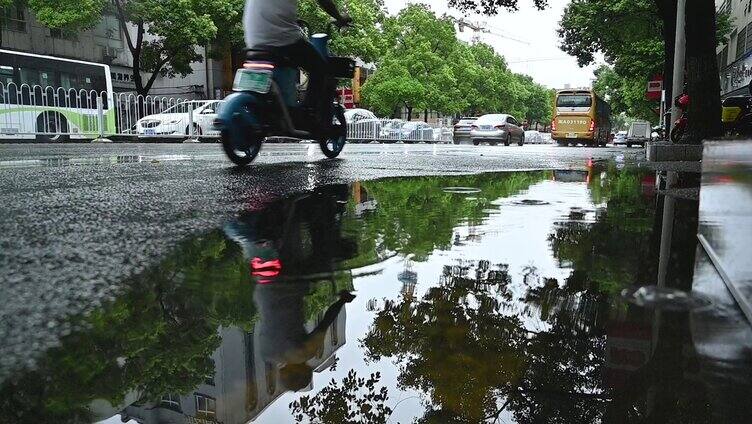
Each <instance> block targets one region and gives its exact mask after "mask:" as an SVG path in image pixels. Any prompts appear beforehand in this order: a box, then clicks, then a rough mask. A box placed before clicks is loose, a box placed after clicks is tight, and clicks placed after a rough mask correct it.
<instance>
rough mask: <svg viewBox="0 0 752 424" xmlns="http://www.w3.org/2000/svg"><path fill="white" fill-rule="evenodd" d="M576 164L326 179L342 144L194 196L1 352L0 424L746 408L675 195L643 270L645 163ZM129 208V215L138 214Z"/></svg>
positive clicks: (688, 216)
mask: <svg viewBox="0 0 752 424" xmlns="http://www.w3.org/2000/svg"><path fill="white" fill-rule="evenodd" d="M429 149H430V146H429ZM542 152H543V151H542ZM545 152H547V151H545ZM601 152H604V153H603V154H604V156H608V155H609V151H607V150H602V151H601ZM546 154H547V153H546ZM617 155H618V153H617ZM541 156H544V154H541ZM395 158H396V156H395ZM437 159H438V158H437ZM612 159H613V156H612ZM441 160H446V157H442V158H441ZM464 160H467V158H463V159H458V161H464ZM526 160H528V161H529V162H531V163H532V162H535V159H526ZM543 160H545V159H543ZM556 160H563V161H565V162H566V160H567V159H566V158H565V159H561V157H560V158H559V159H556ZM399 161H400V160H399V159H395V162H399ZM577 161H578V160H577V159H576V158H575V157H574V156H573V157H572V160H571V166H562V167H560V168H558V169H557V170H541V171H516V172H500V173H482V174H476V175H469V176H458V175H437V176H405V177H399V178H386V179H384V178H381V179H377V180H368V181H354V182H352V181H342V182H343V183H340V184H328V185H327V184H323V183H322V182H323V181H335V182H339V180H338V178H341V174H338V166H339V165H340V163H339V162H325V163H317V164H314V165H312V166H311V168H310V169H311V172H309V173H307V174H306V173H305V172H304V173H303V175H308V176H309V177H310V180H306V179H305V178H301V177H299V176H296V177H295V178H296V180H295V183H296V184H299V186H295V187H298V190H294V191H293V190H291V191H293V192H284V191H282V192H276V194H274V195H269V197H268V198H266V199H265V201H261V200H262V199H259V197H258V193H255V196H256V197H254V193H251V194H245V195H237V193H235V195H236V196H237V197H234V198H233V197H231V199H234V200H233V201H230V202H228V204H227V205H226V206H225V207H224V208H223V209H221V210H220V211H218V212H216V214H217V217H216V218H215V219H209V218H206V217H204V216H202V214H204V213H205V212H204V211H203V210H202V205H201V204H200V202H197V204H196V205H195V210H197V211H198V212H195V215H193V216H181V217H180V221H181V222H184V221H190V220H191V219H195V220H196V221H195V222H194V224H193V225H191V226H189V227H191V228H192V229H193V230H192V231H193V233H192V235H190V236H189V237H187V238H184V239H183V240H182V241H180V242H177V243H170V242H168V241H165V246H164V247H160V249H162V248H164V249H166V253H164V254H160V255H158V256H157V257H155V258H153V259H155V265H148V266H147V265H144V266H143V269H140V270H139V271H138V272H134V273H133V274H132V276H130V277H128V278H126V279H125V280H123V279H122V278H121V279H120V280H117V281H118V282H117V286H118V287H120V288H121V289H120V290H119V291H117V292H114V293H115V294H113V295H112V298H111V299H109V300H107V301H103V302H102V304H101V306H97V307H91V308H87V309H86V310H85V312H84V313H80V314H72V316H69V317H68V318H66V319H65V320H61V321H50V325H49V326H48V328H47V332H48V334H54V335H55V336H56V337H57V338H58V340H59V346H57V347H53V348H48V347H47V346H45V345H43V344H39V345H34V344H33V343H30V344H26V345H25V347H26V355H24V356H25V357H26V358H28V359H30V360H29V361H23V360H21V359H22V357H21V356H19V355H15V356H12V357H7V356H6V358H5V359H4V361H5V362H4V363H3V364H4V366H6V368H5V370H6V371H7V370H10V369H12V372H11V373H10V374H8V375H4V376H3V378H2V380H3V381H2V383H0V399H2V401H0V404H1V405H2V408H0V411H2V412H0V422H12V423H15V422H19V423H26V422H29V423H32V422H33V423H40V422H50V423H58V422H60V423H64V422H88V421H98V420H108V421H107V422H108V423H109V422H113V423H115V422H123V421H124V422H132V423H135V422H138V423H150V424H151V423H213V422H221V423H225V424H234V423H244V422H247V421H249V420H250V421H253V422H263V423H267V422H269V423H283V422H295V421H299V422H325V423H330V422H331V423H339V422H345V421H347V420H350V421H351V422H369V423H370V422H402V423H409V422H420V423H475V422H518V423H545V422H561V423H579V422H582V423H591V422H609V423H611V422H617V423H618V422H625V423H642V422H662V423H663V422H677V423H705V422H719V423H725V422H729V423H731V422H733V423H736V422H744V421H743V420H744V419H746V417H748V416H749V415H750V413H751V412H752V410H750V406H749V402H748V399H749V396H750V394H751V393H752V373H751V371H750V362H749V352H750V346H751V345H752V342H751V341H750V340H748V339H746V338H745V337H748V334H749V328H748V327H744V326H743V325H741V324H745V322H744V321H743V319H742V318H741V317H740V313H739V310H738V308H736V307H735V306H734V303H733V301H729V298H728V297H724V296H723V295H722V293H719V291H718V285H717V281H716V280H717V276H716V275H715V274H714V273H715V269H714V268H713V267H712V265H711V264H710V263H709V261H708V260H707V258H706V257H705V256H703V255H702V254H699V253H697V252H698V249H697V241H696V238H695V234H696V231H692V228H695V229H696V228H697V224H698V212H697V202H696V201H691V200H684V199H678V200H677V202H676V214H675V217H676V224H675V225H676V228H675V230H676V231H675V232H676V236H675V240H674V243H673V245H672V249H671V258H672V260H671V261H670V265H669V267H668V271H667V278H666V281H665V284H661V287H655V286H656V285H657V281H656V275H657V274H658V261H659V250H660V238H661V220H660V217H661V215H662V213H661V212H662V211H661V204H662V202H661V197H660V196H658V195H657V190H656V187H655V184H656V182H655V181H656V180H655V174H654V173H652V174H651V173H650V172H649V171H645V170H641V169H639V168H637V167H635V166H633V165H634V163H632V164H631V165H630V164H628V165H627V166H625V164H624V163H623V158H622V160H618V161H608V160H606V161H597V160H596V161H589V163H588V164H587V166H583V164H582V161H581V160H579V162H578V163H579V165H578V166H575V162H577ZM383 162H384V166H387V167H388V166H389V165H387V161H383ZM416 162H419V161H415V162H413V163H416ZM149 163H150V162H146V163H144V166H151V165H148V164H149ZM426 164H428V162H426ZM280 166H282V167H284V166H285V165H280ZM297 166H300V164H298V165H297ZM345 166H347V165H345ZM434 166H435V164H434ZM60 168H61V169H63V170H64V169H67V167H65V166H62V167H60ZM125 168H126V169H127V171H123V170H120V171H119V172H132V173H133V174H134V175H136V174H138V173H139V172H143V170H142V169H139V168H138V167H136V168H133V167H130V166H128V167H125ZM190 168H191V169H193V167H190ZM530 168H536V167H535V166H530ZM267 170H268V168H267ZM175 172H177V171H175ZM402 172H406V173H408V175H409V171H405V170H404V169H403V170H402ZM422 172H425V171H422ZM283 174H284V172H283ZM291 174H292V173H291ZM403 175H404V174H403ZM338 176H339V177H338ZM97 178H103V179H105V181H110V183H111V180H108V179H106V178H105V177H104V176H98V177H95V180H96V179H97ZM134 178H139V177H138V176H135V177H134ZM207 178H209V177H207ZM222 178H225V179H228V180H233V178H237V180H236V181H234V183H233V184H232V185H229V186H225V187H224V188H223V190H225V193H232V192H233V189H236V188H237V187H238V186H243V187H249V186H250V183H251V182H254V183H260V182H261V181H262V180H261V179H260V178H259V177H258V176H255V175H253V174H241V175H240V176H236V175H233V174H231V176H230V177H227V176H224V177H222ZM342 180H346V178H342ZM179 182H180V181H175V185H174V187H175V189H176V190H177V189H178V187H179V186H181V185H180V184H179ZM154 183H155V184H158V185H160V186H161V187H162V188H163V187H164V185H165V183H164V182H163V181H162V180H160V181H155V182H154ZM260 184H263V183H260ZM306 184H309V185H306ZM61 185H65V184H64V183H62V182H61ZM104 185H105V186H106V185H107V183H106V184H104ZM269 186H271V185H269ZM265 187H266V186H264V185H262V186H261V188H259V192H260V193H265V191H264V188H265ZM143 194H144V195H145V196H146V197H145V198H144V203H148V201H149V200H151V199H153V198H152V197H150V195H149V194H148V193H146V192H144V193H143ZM180 194H181V196H184V195H185V193H184V192H181V193H180ZM204 195H205V194H204ZM213 195H215V194H212V196H213ZM87 196H91V197H92V198H95V197H96V193H95V192H93V191H91V192H87ZM176 196H177V195H176ZM209 198H211V197H209ZM192 202H196V200H192ZM210 205H212V206H214V207H216V203H211V202H210ZM122 206H123V207H125V206H126V205H122ZM162 206H164V205H162ZM140 207H141V209H140V210H141V211H142V212H141V213H143V215H141V216H132V219H133V221H131V222H130V223H129V225H130V228H134V227H135V228H140V229H141V231H143V232H144V233H145V235H147V234H150V231H153V230H154V228H153V227H150V226H148V225H147V221H149V220H150V219H153V218H154V216H152V215H151V214H149V213H145V212H143V210H144V209H146V210H148V208H144V205H143V203H142V204H141V205H140ZM174 207H175V208H177V209H178V210H181V208H184V207H185V205H174ZM232 209H234V213H232V214H229V215H223V214H226V213H227V211H229V210H232ZM45 210H49V209H45ZM52 211H53V213H54V209H52ZM154 213H157V212H156V211H155V212H154ZM92 214H94V215H96V216H98V217H100V219H102V220H103V221H104V223H103V224H106V223H108V222H109V220H111V219H114V218H115V217H116V216H118V215H117V214H116V215H115V216H113V217H109V216H108V215H107V211H106V210H97V211H95V212H92ZM203 226H207V227H208V228H207V229H206V230H202V231H199V232H198V233H197V234H196V229H197V228H203ZM187 232H188V231H187ZM77 234H79V233H77ZM56 236H57V237H64V234H60V233H57V234H56ZM79 237H80V235H79ZM123 238H124V239H128V240H129V243H132V244H129V245H128V246H122V245H116V246H114V247H113V251H115V252H118V254H119V255H120V256H117V257H116V259H117V260H120V261H122V262H123V264H124V265H123V268H124V269H128V270H133V269H136V268H137V267H136V266H134V265H133V262H134V260H133V259H132V258H128V257H127V256H123V255H124V254H126V253H128V252H130V250H129V249H131V248H133V249H136V251H139V249H138V246H140V243H144V242H146V240H150V238H149V237H144V238H143V239H138V238H135V240H134V235H133V234H131V233H129V234H127V236H126V235H125V234H124V235H123ZM166 239H167V238H166ZM89 242H91V243H96V242H101V240H97V238H96V236H94V235H92V239H88V238H82V239H81V243H82V249H81V252H84V251H86V249H85V245H86V243H89ZM5 243H8V242H7V241H6V242H5ZM168 247H169V248H168ZM152 248H153V246H152ZM144 251H157V250H148V249H147V250H144ZM81 254H83V253H81ZM695 258H697V260H695ZM69 260H74V261H75V258H69ZM135 262H138V261H135ZM81 263H83V264H85V263H86V261H85V260H84V261H82V262H81ZM66 269H67V268H66ZM82 269H83V270H86V271H85V272H86V273H91V270H89V269H88V268H87V267H85V266H84V267H82ZM52 270H54V267H53V268H52V269H50V268H48V269H47V273H49V272H50V271H52ZM111 272H112V278H113V279H114V278H115V277H116V275H117V271H116V269H114V270H111ZM42 274H44V273H43V272H41V271H40V275H42ZM121 275H122V274H121ZM79 277H80V278H81V280H82V281H83V280H85V279H87V278H88V279H98V278H101V276H100V275H97V274H96V273H93V274H90V275H87V274H82V275H80V276H79ZM82 286H86V285H85V284H84V283H82ZM81 296H83V297H85V294H84V295H81ZM21 307H23V306H21ZM729 322H736V323H737V325H736V326H733V325H732V326H729V325H728V323H729ZM740 323H741V324H740ZM719 329H722V330H725V331H719ZM745 329H746V330H745ZM30 339H31V340H33V338H30ZM724 346H733V348H729V349H725V350H724V349H723V347H724ZM719 349H720V350H721V351H722V352H721V353H722V354H719ZM11 353H12V352H11ZM745 399H746V400H747V401H745Z"/></svg>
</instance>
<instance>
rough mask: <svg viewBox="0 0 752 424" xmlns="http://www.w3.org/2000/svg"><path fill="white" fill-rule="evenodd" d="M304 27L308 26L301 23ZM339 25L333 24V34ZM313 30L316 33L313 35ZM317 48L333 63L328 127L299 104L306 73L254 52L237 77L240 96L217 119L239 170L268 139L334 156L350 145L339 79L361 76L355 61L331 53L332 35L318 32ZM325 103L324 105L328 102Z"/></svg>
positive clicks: (229, 99)
mask: <svg viewBox="0 0 752 424" xmlns="http://www.w3.org/2000/svg"><path fill="white" fill-rule="evenodd" d="M298 23H299V25H300V26H301V28H303V29H307V28H308V24H306V23H305V22H304V21H299V22H298ZM333 27H334V24H330V25H329V30H328V31H327V32H328V33H331V30H332V28H333ZM309 32H310V31H309ZM309 39H310V41H311V44H313V46H314V48H315V49H316V50H317V51H318V52H319V54H321V56H322V57H323V58H324V59H325V60H326V61H327V63H328V64H329V69H328V71H329V72H328V75H327V80H326V90H325V94H324V95H325V96H327V101H326V104H327V105H329V107H328V108H327V109H328V110H325V111H321V112H320V113H323V116H324V117H325V122H326V123H329V126H328V128H326V126H325V125H324V128H322V125H321V124H318V123H317V120H316V119H315V118H313V117H312V116H311V115H312V114H311V112H310V111H307V110H305V109H304V108H303V107H302V105H301V103H300V102H299V101H298V80H299V76H300V71H299V70H298V68H297V67H295V66H293V65H292V64H291V63H290V61H289V59H288V58H285V57H281V56H278V55H275V54H273V53H270V52H266V51H249V52H248V54H247V61H246V63H245V64H244V65H243V68H241V69H239V70H238V71H237V73H236V74H235V81H234V83H233V91H234V93H233V94H231V95H229V96H228V97H227V98H226V99H225V103H224V105H222V107H221V108H220V110H219V113H218V116H217V118H216V119H215V121H214V128H215V129H216V130H218V131H219V132H220V134H221V138H222V148H223V150H224V152H225V154H226V155H227V157H228V158H229V159H230V160H231V161H232V162H233V163H235V164H236V165H238V166H245V165H248V164H249V163H251V162H252V161H253V160H254V159H255V158H256V156H257V155H258V154H259V151H260V150H261V145H262V143H263V142H264V140H265V139H266V138H267V137H288V138H296V139H302V140H316V141H318V143H319V145H320V147H321V151H322V152H323V153H324V155H326V157H328V158H330V159H331V158H335V157H337V156H339V154H340V153H341V152H342V149H343V148H344V146H345V142H346V141H347V122H346V121H345V109H344V107H343V106H342V105H340V104H339V103H337V102H335V99H336V98H337V92H336V89H337V79H340V78H341V79H352V78H353V77H354V76H355V61H354V60H352V59H350V58H344V57H332V56H330V54H329V41H330V36H329V35H328V34H314V35H312V36H310V37H309ZM321 103H324V102H323V101H322V102H321Z"/></svg>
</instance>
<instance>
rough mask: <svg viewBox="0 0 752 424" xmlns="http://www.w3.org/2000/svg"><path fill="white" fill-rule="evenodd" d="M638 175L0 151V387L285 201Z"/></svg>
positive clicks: (84, 149) (494, 154)
mask: <svg viewBox="0 0 752 424" xmlns="http://www.w3.org/2000/svg"><path fill="white" fill-rule="evenodd" d="M591 158H592V159H594V160H609V159H615V160H617V161H619V162H622V161H623V162H625V163H642V161H643V160H644V154H643V151H642V150H641V149H625V148H604V149H590V148H559V147H554V146H524V147H517V146H514V147H489V146H481V147H474V146H447V145H351V146H348V147H347V148H346V151H345V153H344V154H343V155H342V157H341V158H340V159H337V160H328V161H325V160H323V155H322V154H321V153H320V152H319V151H318V147H317V146H314V145H306V144H300V145H297V144H296V145H291V144H285V145H271V144H270V145H267V146H265V148H264V150H263V151H262V154H261V156H260V157H259V159H258V160H257V162H256V163H255V164H254V165H253V166H251V167H248V168H246V169H242V170H238V169H236V168H234V167H232V166H231V164H230V163H229V162H227V161H226V159H225V158H224V156H223V155H222V153H221V150H220V148H219V146H218V145H214V144H200V145H199V144H184V145H175V144H171V145H154V144H150V145H137V144H128V145H64V146H56V145H52V146H50V145H0V198H2V206H0V270H2V271H1V272H0V290H2V293H3V295H2V299H3V301H2V302H1V303H0V335H2V336H3V340H4V343H3V344H2V346H1V347H0V380H2V379H3V378H4V377H5V376H7V375H8V374H10V373H12V372H13V371H14V370H17V369H19V367H23V366H24V365H31V364H33V362H34V358H35V356H36V355H37V354H39V353H41V352H43V351H45V350H46V349H48V348H49V347H52V346H55V344H56V343H57V338H58V337H59V336H60V335H64V334H66V333H68V332H70V331H72V330H74V329H72V328H65V326H69V325H71V324H69V322H70V321H69V320H66V319H65V318H66V317H70V316H71V315H76V314H81V313H86V312H87V311H92V310H93V309H95V308H96V307H98V306H99V305H101V304H102V302H105V301H107V300H108V299H112V298H113V297H114V296H116V295H117V293H118V290H119V288H120V286H121V283H122V282H123V281H124V280H126V279H127V278H128V277H129V276H133V275H136V274H138V273H140V272H142V271H144V270H145V269H146V268H148V267H149V266H151V265H153V264H155V263H157V262H159V259H160V258H161V257H162V256H163V255H164V254H165V253H167V252H169V251H170V250H171V249H172V248H173V247H174V246H175V244H176V243H177V242H179V241H180V240H182V239H185V238H187V237H188V236H191V235H194V234H197V233H201V232H203V231H206V230H209V229H212V228H215V227H217V226H218V225H221V224H222V223H223V222H224V221H226V220H227V219H228V218H229V217H231V216H233V215H235V214H237V213H239V212H241V211H244V210H252V209H258V208H260V207H262V206H263V205H265V204H267V203H269V202H271V201H273V200H275V199H278V198H280V197H283V196H287V195H290V194H293V193H296V192H301V191H308V190H312V189H314V188H316V187H319V186H322V185H326V184H333V183H350V182H353V181H356V180H364V179H376V178H384V177H395V176H419V175H449V174H470V173H479V172H493V171H509V170H532V169H580V168H584V167H585V166H586V164H587V161H588V160H589V159H591Z"/></svg>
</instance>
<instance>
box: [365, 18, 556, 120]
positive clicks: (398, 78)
mask: <svg viewBox="0 0 752 424" xmlns="http://www.w3.org/2000/svg"><path fill="white" fill-rule="evenodd" d="M454 25H455V22H454V20H453V19H452V18H450V17H447V16H444V17H439V16H436V14H435V13H434V12H433V11H431V9H430V8H429V7H428V6H426V5H422V4H412V5H409V6H408V7H406V8H405V9H403V10H402V11H401V12H400V13H399V14H398V15H397V16H396V17H389V18H387V19H386V20H385V21H384V25H383V33H384V45H385V51H386V53H385V54H384V55H383V57H381V58H379V60H378V61H377V70H376V73H375V74H374V75H373V76H371V77H370V78H369V79H368V81H367V82H366V84H365V86H364V87H363V101H364V104H365V105H366V106H367V107H369V108H371V109H373V110H374V111H376V112H377V113H378V114H380V115H384V116H389V115H393V114H394V112H395V111H396V110H397V108H399V107H403V106H404V107H405V108H407V109H408V110H413V109H418V110H424V109H430V110H435V111H438V112H441V113H444V114H464V115H467V116H470V115H482V114H484V113H493V112H497V113H500V112H505V113H511V114H513V115H515V116H517V117H519V118H527V119H528V120H530V121H548V120H549V119H550V115H551V110H552V105H551V103H550V102H549V100H550V96H549V93H548V90H547V89H546V88H544V87H542V86H540V85H538V84H536V83H535V82H534V81H533V80H532V78H530V77H527V76H522V75H516V74H514V73H512V72H511V71H510V70H509V68H508V67H507V65H506V62H505V61H504V59H503V58H502V57H501V56H500V55H499V54H498V53H496V52H495V51H494V50H493V48H492V47H491V46H489V45H487V44H483V43H473V44H467V43H464V42H461V41H459V40H458V39H457V34H456V32H455V28H454Z"/></svg>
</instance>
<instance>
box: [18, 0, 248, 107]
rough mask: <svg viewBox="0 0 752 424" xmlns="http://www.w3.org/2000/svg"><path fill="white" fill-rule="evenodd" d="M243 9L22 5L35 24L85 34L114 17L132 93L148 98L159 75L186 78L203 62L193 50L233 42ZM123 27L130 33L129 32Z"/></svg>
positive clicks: (155, 0) (190, 1)
mask: <svg viewBox="0 0 752 424" xmlns="http://www.w3.org/2000/svg"><path fill="white" fill-rule="evenodd" d="M243 4H244V1H243V0H213V1H202V0H128V1H126V0H111V1H109V0H86V1H77V0H76V1H73V0H63V1H61V0H28V5H29V7H30V8H31V10H33V11H34V12H35V13H36V16H37V19H39V21H40V22H42V23H43V24H45V25H47V26H49V27H51V28H66V29H72V30H79V29H86V28H90V27H92V26H94V25H95V24H96V23H97V22H98V21H99V19H101V17H102V14H103V13H113V14H115V16H117V18H118V20H119V22H120V27H121V30H122V31H123V34H124V37H125V42H126V47H127V48H128V51H129V52H130V53H131V55H132V57H133V64H132V69H133V77H134V83H135V85H136V91H137V92H138V93H139V94H142V95H146V94H148V93H149V91H150V90H151V88H152V86H153V85H154V82H155V81H156V79H157V77H159V76H162V77H174V76H177V75H180V76H186V75H188V74H190V73H191V72H192V69H191V64H192V63H194V62H200V61H202V60H203V59H204V58H203V56H202V55H201V54H200V53H199V52H198V51H197V47H198V46H212V45H226V44H227V43H229V42H230V41H231V40H232V39H236V38H237V27H238V24H239V21H240V16H241V12H242V8H243ZM129 25H133V27H134V28H135V31H133V32H131V31H129V30H128V26H129ZM218 28H223V29H227V30H226V31H225V30H223V31H218ZM142 73H146V74H147V75H148V76H147V77H146V78H144V77H143V76H142Z"/></svg>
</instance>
